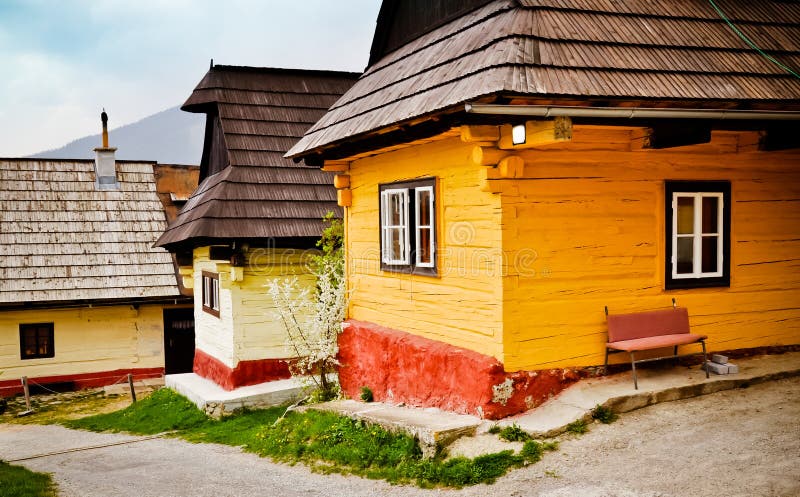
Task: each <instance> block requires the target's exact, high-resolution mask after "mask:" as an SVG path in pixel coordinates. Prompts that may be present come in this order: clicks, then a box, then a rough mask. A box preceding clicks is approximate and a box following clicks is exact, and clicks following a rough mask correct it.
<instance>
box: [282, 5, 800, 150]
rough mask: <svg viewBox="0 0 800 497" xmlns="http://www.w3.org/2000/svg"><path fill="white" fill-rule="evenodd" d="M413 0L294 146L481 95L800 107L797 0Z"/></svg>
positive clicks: (318, 144) (343, 137) (447, 108)
mask: <svg viewBox="0 0 800 497" xmlns="http://www.w3.org/2000/svg"><path fill="white" fill-rule="evenodd" d="M414 3H418V2H417V0H408V3H404V2H402V1H397V0H386V1H384V4H383V6H382V7H381V13H380V15H379V19H378V26H377V29H376V33H375V41H374V42H373V48H372V54H371V64H370V66H369V67H368V68H367V70H366V72H365V73H364V74H363V76H362V77H361V78H360V79H359V81H358V82H357V83H356V84H355V85H354V86H353V87H352V88H351V89H350V90H349V91H348V92H347V93H346V94H345V95H344V96H343V97H342V98H341V99H340V100H339V101H338V102H336V104H335V105H334V106H333V107H332V108H331V109H330V111H329V112H328V113H327V114H326V115H325V116H324V117H323V118H322V119H321V120H320V121H319V122H317V124H315V125H314V127H312V128H311V129H310V130H309V132H308V133H307V134H306V136H305V137H303V139H302V140H301V141H300V142H298V143H297V144H296V145H295V146H294V147H293V148H292V149H291V150H290V151H289V153H288V154H287V156H290V157H297V156H305V155H308V154H309V153H312V152H320V151H322V150H324V149H326V148H329V149H332V148H335V146H336V145H337V144H341V143H343V142H345V141H352V139H353V138H354V137H359V136H365V135H366V134H368V133H369V132H374V131H376V130H380V129H382V128H386V127H390V126H394V125H398V124H404V123H413V122H415V121H418V120H420V119H425V118H427V117H429V116H431V115H433V114H441V113H457V112H459V111H461V110H463V104H464V103H465V102H470V101H482V102H495V101H504V102H508V101H510V100H513V99H514V98H527V99H535V100H536V101H537V102H540V101H543V99H549V100H552V101H559V102H570V104H571V105H575V102H576V101H579V102H581V103H580V104H579V105H598V106H613V105H640V104H643V106H647V105H653V106H671V105H676V106H687V105H692V106H695V107H703V108H726V109H728V108H742V109H758V108H764V109H776V108H779V109H795V110H796V109H800V77H798V76H797V74H794V75H793V74H791V72H790V71H787V70H786V69H785V68H783V67H781V66H780V65H779V64H782V65H784V66H786V67H788V68H789V69H790V70H793V71H794V72H795V73H800V4H798V3H797V2H786V1H763V2H752V1H749V0H747V1H746V0H716V2H715V5H717V6H719V7H720V9H721V11H722V13H723V14H724V17H722V16H721V15H720V13H719V12H718V11H717V10H715V8H714V6H712V4H711V2H709V1H708V0H648V1H641V0H494V1H489V2H486V1H484V2H476V1H474V0H464V2H463V3H462V5H467V6H468V7H469V10H468V11H466V12H464V11H463V9H462V11H461V12H458V10H457V9H456V8H454V7H453V6H452V4H454V3H458V2H455V1H454V0H435V1H433V2H432V3H433V4H436V5H437V6H438V7H441V8H440V9H439V10H437V9H436V8H433V7H431V9H432V11H433V12H434V13H435V12H439V11H441V12H442V15H446V14H448V13H450V14H452V13H453V12H458V15H457V16H456V17H455V18H453V19H450V18H446V19H445V21H447V22H444V23H440V24H438V25H437V23H435V22H433V21H432V20H431V19H428V18H427V17H426V16H430V14H426V13H425V9H422V8H418V9H417V10H416V11H414V10H413V9H411V8H410V7H409V8H406V7H404V5H410V4H414ZM440 4H441V5H440ZM415 16H417V17H418V18H419V19H417V18H415ZM451 17H452V16H451ZM415 19H416V20H415ZM415 22H416V23H417V24H418V25H422V26H434V27H433V28H431V29H429V30H428V31H426V32H425V31H424V30H423V32H422V33H420V32H419V31H415V30H414V23H415ZM734 27H735V28H736V29H734ZM737 30H738V31H739V33H737ZM397 32H400V34H397ZM404 34H405V35H406V36H403V35H404ZM408 35H414V36H408ZM745 38H747V40H749V42H750V43H748V41H746V40H745ZM402 39H408V40H409V41H407V42H404V43H402V44H398V43H396V41H397V40H402ZM381 40H383V41H384V43H383V44H381V43H379V41H381ZM386 40H388V41H386ZM393 40H394V43H392V41H393ZM751 44H753V45H755V47H757V49H756V48H753V46H751ZM381 48H384V51H381ZM770 58H772V59H774V61H773V60H770ZM776 62H777V63H776ZM498 99H501V100H498ZM326 157H328V158H336V153H335V152H334V153H331V154H328V155H327V156H326Z"/></svg>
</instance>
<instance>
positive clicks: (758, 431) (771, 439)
mask: <svg viewBox="0 0 800 497" xmlns="http://www.w3.org/2000/svg"><path fill="white" fill-rule="evenodd" d="M141 438H142V437H131V436H126V435H119V434H97V433H89V432H81V431H74V430H68V429H65V428H62V427H59V426H38V425H0V458H2V459H5V460H11V459H18V458H21V457H26V456H30V455H35V454H41V453H50V452H54V451H59V450H65V449H69V448H74V447H82V446H90V445H99V444H103V443H115V442H121V441H129V440H131V441H134V442H133V443H129V444H124V445H115V446H111V447H105V448H97V449H91V450H87V451H81V452H71V453H66V454H57V455H51V456H47V457H41V458H36V459H29V460H26V461H21V462H18V463H16V464H21V465H24V466H26V467H27V468H29V469H31V470H34V471H43V472H50V473H53V475H54V478H55V481H56V482H57V484H58V487H59V490H60V495H61V496H62V497H73V496H76V497H77V496H80V497H94V496H98V497H99V496H102V497H108V496H120V497H126V496H131V497H148V496H154V497H156V496H157V497H182V496H187V497H188V496H192V497H204V496H209V497H212V496H213V497H224V496H237V497H247V496H281V497H284V496H286V497H290V496H315V495H325V496H329V497H332V496H380V495H391V496H430V495H439V494H442V495H451V494H452V495H465V496H498V497H499V496H512V497H521V496H542V497H567V496H570V497H571V496H579V497H634V496H635V497H674V496H687V497H688V496H704V495H721V496H725V497H744V496H748V497H752V496H765V497H767V496H770V497H772V496H787V497H789V496H795V497H796V496H800V470H798V468H800V378H793V379H787V380H780V381H775V382H771V383H765V384H761V385H757V386H753V387H750V388H747V389H739V390H730V391H725V392H720V393H716V394H713V395H708V396H705V397H699V398H695V399H686V400H681V401H676V402H669V403H665V404H658V405H655V406H651V407H648V408H645V409H641V410H639V411H634V412H631V413H627V414H624V415H623V416H622V417H621V418H620V420H619V421H617V422H616V423H614V424H611V425H601V424H592V425H591V427H590V432H589V433H587V434H585V435H583V436H580V437H564V439H563V440H562V442H561V448H560V450H559V451H557V452H553V453H548V454H547V455H546V456H545V458H544V459H543V460H542V461H541V462H539V463H538V464H535V465H532V466H530V467H527V468H523V469H520V470H516V471H513V472H511V473H509V474H508V475H507V476H505V477H503V478H501V479H500V480H498V482H497V483H495V484H494V485H477V486H474V487H469V488H465V489H462V490H422V489H418V488H416V487H411V486H392V485H389V484H387V483H385V482H381V481H372V480H366V479H362V478H358V477H353V476H347V477H345V476H340V475H321V474H315V473H312V472H310V471H309V470H308V469H307V468H305V467H303V466H302V465H297V466H286V465H280V464H274V463H271V462H269V461H268V460H266V459H262V458H259V457H258V456H255V455H252V454H246V453H243V452H241V451H240V450H239V449H237V448H235V447H227V446H222V445H214V444H190V443H188V442H184V441H181V440H176V439H165V438H158V439H150V440H141ZM136 440H139V441H136Z"/></svg>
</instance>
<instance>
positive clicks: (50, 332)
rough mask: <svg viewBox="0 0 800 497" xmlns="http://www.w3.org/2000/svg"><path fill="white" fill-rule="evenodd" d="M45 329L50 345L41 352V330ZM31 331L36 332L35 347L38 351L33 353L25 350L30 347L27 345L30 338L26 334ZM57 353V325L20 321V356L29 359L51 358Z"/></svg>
mask: <svg viewBox="0 0 800 497" xmlns="http://www.w3.org/2000/svg"><path fill="white" fill-rule="evenodd" d="M42 330H43V331H44V332H45V333H46V334H47V344H48V347H47V349H46V350H45V352H44V353H40V352H39V336H40V335H39V332H40V331H42ZM29 331H33V332H34V340H35V342H36V343H35V344H34V348H35V350H36V352H34V353H33V354H28V353H26V352H25V350H26V349H27V348H28V347H26V345H27V343H28V340H27V339H26V334H27V332H29ZM55 355H56V346H55V326H54V324H53V323H20V325H19V356H20V359H22V360H28V359H49V358H52V357H55Z"/></svg>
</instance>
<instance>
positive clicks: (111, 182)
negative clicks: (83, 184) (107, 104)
mask: <svg viewBox="0 0 800 497" xmlns="http://www.w3.org/2000/svg"><path fill="white" fill-rule="evenodd" d="M100 120H101V121H103V146H102V147H98V148H96V149H94V152H95V158H94V172H95V175H96V176H97V180H96V181H95V186H96V187H97V189H98V190H119V182H118V181H117V161H116V160H115V159H114V152H116V151H117V149H116V148H114V147H109V146H108V114H106V110H105V109H103V112H102V113H101V114H100Z"/></svg>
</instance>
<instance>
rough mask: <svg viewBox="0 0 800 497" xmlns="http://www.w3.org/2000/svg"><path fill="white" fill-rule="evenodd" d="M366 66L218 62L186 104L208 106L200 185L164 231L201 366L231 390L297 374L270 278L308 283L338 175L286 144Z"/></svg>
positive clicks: (199, 370)
mask: <svg viewBox="0 0 800 497" xmlns="http://www.w3.org/2000/svg"><path fill="white" fill-rule="evenodd" d="M356 77H357V74H352V73H341V72H331V71H306V70H291V69H273V68H253V67H239V66H223V65H216V66H212V67H211V69H210V70H209V71H208V73H207V74H206V75H205V77H204V78H203V79H202V81H200V83H199V84H198V86H197V88H195V91H194V92H193V93H192V95H191V96H190V97H189V99H188V100H187V101H186V103H185V104H184V105H183V107H182V109H183V110H185V111H188V112H199V113H205V114H206V115H207V118H206V138H205V144H204V148H203V155H202V161H201V164H200V185H199V186H198V188H197V190H196V191H195V192H194V193H193V194H192V196H191V198H190V199H189V200H188V202H187V203H186V205H185V206H184V208H183V209H182V210H181V212H180V214H179V215H178V217H177V219H176V220H175V221H174V222H172V223H170V225H169V228H168V229H167V230H166V231H165V233H164V234H163V236H161V237H160V238H159V240H158V242H157V244H156V245H157V246H159V247H164V248H166V249H168V250H169V251H170V252H173V253H175V254H176V258H177V260H178V261H180V263H181V269H180V271H181V274H182V276H183V283H184V285H185V286H186V287H190V288H193V289H194V302H195V303H194V317H195V322H196V329H195V333H196V340H195V342H196V349H195V356H194V368H193V370H194V373H195V374H197V375H199V376H201V377H203V378H207V379H210V380H212V381H214V382H215V383H217V384H218V385H219V386H221V387H223V388H225V389H228V390H232V389H234V388H236V387H240V386H244V385H252V384H257V383H263V382H267V381H270V380H277V379H283V378H288V377H289V376H290V372H289V361H291V359H292V358H293V357H295V355H294V354H292V352H291V351H290V350H287V343H286V331H285V327H284V325H283V323H282V322H281V321H280V319H279V318H278V317H277V313H276V309H275V308H274V304H273V301H272V298H271V297H270V296H269V295H268V294H267V288H266V285H267V283H268V282H269V281H273V280H283V279H284V278H286V277H287V276H293V275H296V276H298V277H299V278H301V281H303V282H305V284H308V285H310V286H313V285H314V278H313V276H312V275H310V274H309V273H308V268H307V262H308V256H309V255H310V254H313V253H315V249H316V246H315V244H316V241H317V240H318V239H319V237H320V235H321V233H322V230H323V222H322V218H323V216H325V214H326V213H328V212H334V213H336V214H337V216H340V215H341V210H340V208H339V207H338V206H337V204H336V190H335V189H334V188H333V185H331V177H330V175H328V174H327V173H324V172H322V171H319V170H318V169H316V168H309V167H306V166H304V165H302V164H295V163H294V162H293V161H291V160H288V159H285V158H283V154H284V153H285V152H286V150H288V149H289V147H291V146H292V144H294V143H295V142H296V141H297V140H298V139H299V138H300V136H302V134H303V133H304V132H305V131H306V130H307V129H308V128H309V127H310V126H311V124H313V123H314V122H315V121H316V120H317V119H319V118H320V117H321V116H322V115H323V114H324V113H325V110H327V109H328V107H330V105H331V104H333V102H335V101H336V99H338V98H339V97H340V96H341V95H342V93H344V91H345V90H346V89H347V88H349V87H350V86H351V85H352V83H353V81H354V80H355V78H356Z"/></svg>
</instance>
